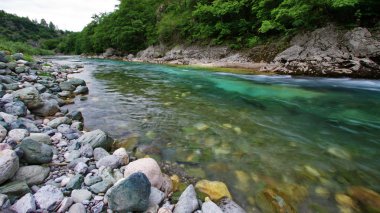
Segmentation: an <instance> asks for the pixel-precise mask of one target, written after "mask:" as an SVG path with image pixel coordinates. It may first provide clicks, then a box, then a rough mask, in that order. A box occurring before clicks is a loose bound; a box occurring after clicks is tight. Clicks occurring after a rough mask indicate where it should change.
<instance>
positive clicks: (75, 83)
mask: <svg viewBox="0 0 380 213" xmlns="http://www.w3.org/2000/svg"><path fill="white" fill-rule="evenodd" d="M67 82H69V83H70V84H71V85H73V86H75V87H77V86H86V82H85V81H84V80H82V79H79V78H72V79H69V80H68V81H67Z"/></svg>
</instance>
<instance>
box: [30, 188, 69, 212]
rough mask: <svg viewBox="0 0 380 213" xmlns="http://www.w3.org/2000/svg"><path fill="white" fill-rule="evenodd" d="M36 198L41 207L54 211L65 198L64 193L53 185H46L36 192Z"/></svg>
mask: <svg viewBox="0 0 380 213" xmlns="http://www.w3.org/2000/svg"><path fill="white" fill-rule="evenodd" d="M34 198H35V199H36V202H37V205H38V206H39V207H40V208H41V209H44V210H48V211H53V210H54V209H55V208H56V207H57V206H58V205H59V204H60V203H61V201H62V200H63V193H62V192H61V190H60V189H58V188H57V187H55V186H53V185H46V186H43V187H41V188H40V189H39V190H38V191H37V192H36V194H34Z"/></svg>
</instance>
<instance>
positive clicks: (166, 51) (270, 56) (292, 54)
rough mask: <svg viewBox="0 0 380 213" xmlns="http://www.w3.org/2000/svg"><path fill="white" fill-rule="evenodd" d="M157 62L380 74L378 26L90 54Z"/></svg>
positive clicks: (321, 73) (336, 74) (312, 73)
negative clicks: (235, 44)
mask: <svg viewBox="0 0 380 213" xmlns="http://www.w3.org/2000/svg"><path fill="white" fill-rule="evenodd" d="M90 57H94V58H109V59H118V60H125V61H137V62H149V63H157V64H173V65H191V66H203V67H221V68H243V69H251V70H253V71H256V72H257V71H261V72H274V73H277V74H286V75H289V74H290V75H305V76H322V77H354V78H374V79H379V78H380V32H379V30H375V29H372V30H368V29H366V28H360V27H357V28H354V29H351V30H347V29H339V28H337V27H336V26H334V25H328V26H326V27H324V28H320V29H317V30H315V31H312V32H303V33H301V34H298V35H296V36H295V37H294V38H293V39H292V40H291V41H290V42H288V43H287V44H284V43H281V42H279V43H273V44H265V45H259V46H256V47H254V48H252V49H248V50H242V51H236V50H232V49H230V48H228V47H226V46H206V47H205V46H194V45H193V46H185V45H178V46H175V47H173V48H170V47H167V46H165V45H158V46H150V47H148V48H147V49H146V50H143V51H141V52H139V53H137V54H136V55H135V56H134V55H131V54H130V55H127V56H123V54H121V53H118V52H116V51H115V50H113V49H112V48H110V49H108V50H107V51H106V52H105V53H104V54H102V55H98V56H90Z"/></svg>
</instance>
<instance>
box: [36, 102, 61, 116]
mask: <svg viewBox="0 0 380 213" xmlns="http://www.w3.org/2000/svg"><path fill="white" fill-rule="evenodd" d="M60 110H61V108H60V107H59V103H57V101H52V100H45V101H44V102H43V104H42V106H41V107H39V108H36V109H33V110H32V112H33V113H34V114H35V115H37V116H41V117H47V116H53V115H55V114H56V113H57V112H59V111H60Z"/></svg>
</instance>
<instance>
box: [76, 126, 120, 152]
mask: <svg viewBox="0 0 380 213" xmlns="http://www.w3.org/2000/svg"><path fill="white" fill-rule="evenodd" d="M77 141H78V142H79V143H81V144H91V146H92V148H94V149H95V148H98V147H101V148H104V149H105V150H108V149H110V148H111V146H112V143H113V140H112V139H111V138H110V137H109V136H108V135H107V134H106V133H105V132H103V131H102V130H99V129H98V130H94V131H91V132H87V133H85V134H83V135H82V136H81V137H80V138H78V140H77Z"/></svg>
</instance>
